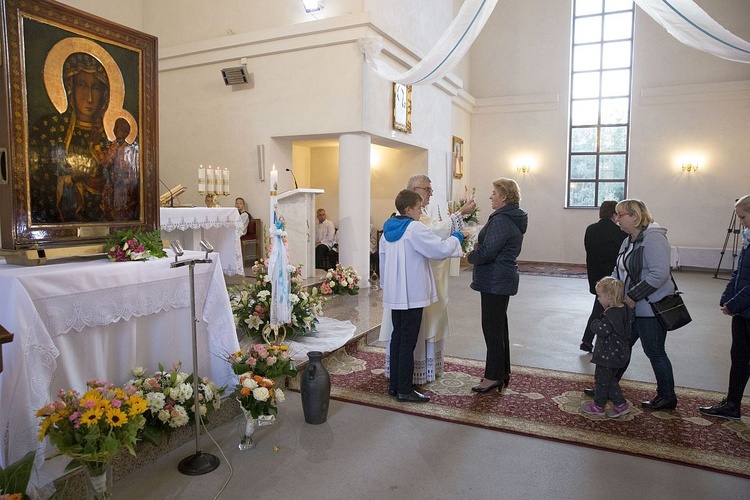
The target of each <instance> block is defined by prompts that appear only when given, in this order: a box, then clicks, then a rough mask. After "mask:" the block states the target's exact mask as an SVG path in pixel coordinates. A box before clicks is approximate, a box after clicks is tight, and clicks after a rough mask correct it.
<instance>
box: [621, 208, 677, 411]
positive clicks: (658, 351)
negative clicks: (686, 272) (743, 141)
mask: <svg viewBox="0 0 750 500" xmlns="http://www.w3.org/2000/svg"><path fill="white" fill-rule="evenodd" d="M615 212H616V214H615V215H616V217H617V223H618V224H619V225H620V229H622V230H623V231H625V232H626V233H627V234H628V235H629V238H626V239H625V241H623V242H622V246H621V247H620V252H619V254H618V255H617V265H616V266H615V270H614V273H613V274H612V275H613V276H614V277H616V278H618V279H620V280H622V281H624V282H625V298H624V302H625V304H626V305H628V306H629V307H630V308H632V309H634V311H635V323H634V325H633V335H632V337H631V338H630V345H631V346H632V345H634V344H635V343H636V342H637V341H638V339H639V338H640V339H641V345H642V346H643V352H644V353H646V356H648V359H649V361H651V367H652V368H653V370H654V376H655V377H656V396H655V397H654V398H652V399H651V400H649V401H644V402H642V403H641V406H642V407H644V408H648V409H651V410H673V409H674V408H676V407H677V395H676V394H675V392H674V374H673V373H672V363H671V361H669V357H668V356H667V351H666V349H665V344H666V340H667V330H666V329H665V328H664V327H663V326H662V324H661V323H660V322H659V321H658V320H657V319H656V317H655V316H654V312H653V310H652V309H651V304H650V303H649V302H658V301H659V300H660V299H662V298H664V297H666V296H667V295H671V294H673V293H674V290H675V287H674V284H673V281H672V279H671V278H670V276H671V274H670V269H669V259H670V252H671V246H670V245H669V241H668V240H667V229H666V228H664V227H662V226H660V225H658V224H656V223H654V218H653V217H652V216H651V214H650V213H649V211H648V208H647V207H646V204H645V203H643V202H642V201H640V200H632V199H631V200H623V201H621V202H619V203H618V204H617V206H616V207H615ZM626 369H627V365H626V366H625V367H623V368H622V369H621V370H620V372H619V373H618V379H619V378H622V374H623V373H625V370H626Z"/></svg>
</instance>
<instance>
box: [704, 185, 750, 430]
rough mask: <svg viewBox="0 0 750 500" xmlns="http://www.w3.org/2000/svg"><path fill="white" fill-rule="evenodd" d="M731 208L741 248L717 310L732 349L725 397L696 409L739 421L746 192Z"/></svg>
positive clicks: (749, 262)
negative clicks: (728, 326) (727, 324)
mask: <svg viewBox="0 0 750 500" xmlns="http://www.w3.org/2000/svg"><path fill="white" fill-rule="evenodd" d="M734 211H735V213H736V214H737V219H739V221H740V223H741V224H742V251H741V252H740V259H739V261H738V262H737V269H735V270H734V271H733V272H732V277H731V278H729V283H727V287H726V288H725V289H724V293H722V294H721V300H720V301H719V306H720V307H721V312H723V313H724V314H726V315H727V316H731V317H732V349H731V351H730V357H731V360H732V367H731V368H730V369H729V390H728V391H727V397H726V398H724V399H723V400H722V401H721V402H720V403H719V404H715V405H713V406H704V407H702V408H699V410H700V412H701V413H703V414H704V415H710V416H712V417H721V418H728V419H732V420H739V418H740V405H741V403H742V393H743V392H745V386H746V385H747V381H748V378H750V229H748V223H750V194H747V195H745V196H743V197H742V198H740V199H739V200H737V203H735V204H734Z"/></svg>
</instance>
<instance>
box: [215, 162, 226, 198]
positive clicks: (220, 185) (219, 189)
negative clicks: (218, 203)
mask: <svg viewBox="0 0 750 500" xmlns="http://www.w3.org/2000/svg"><path fill="white" fill-rule="evenodd" d="M214 193H216V194H217V195H218V196H221V195H223V194H224V179H223V178H222V176H221V167H216V168H215V169H214Z"/></svg>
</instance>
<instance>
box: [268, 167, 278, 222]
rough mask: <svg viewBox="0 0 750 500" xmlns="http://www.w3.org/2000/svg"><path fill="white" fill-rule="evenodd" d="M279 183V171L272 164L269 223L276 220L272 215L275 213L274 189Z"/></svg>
mask: <svg viewBox="0 0 750 500" xmlns="http://www.w3.org/2000/svg"><path fill="white" fill-rule="evenodd" d="M278 183H279V172H278V171H277V170H276V164H274V165H273V166H272V167H271V217H270V219H269V220H270V221H271V224H273V223H275V222H276V218H275V217H274V215H275V213H276V189H277V184H278Z"/></svg>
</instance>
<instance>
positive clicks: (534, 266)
mask: <svg viewBox="0 0 750 500" xmlns="http://www.w3.org/2000/svg"><path fill="white" fill-rule="evenodd" d="M518 271H519V272H520V273H521V274H529V275H531V276H552V277H554V278H585V277H586V266H585V265H582V264H556V263H552V262H519V263H518Z"/></svg>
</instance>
